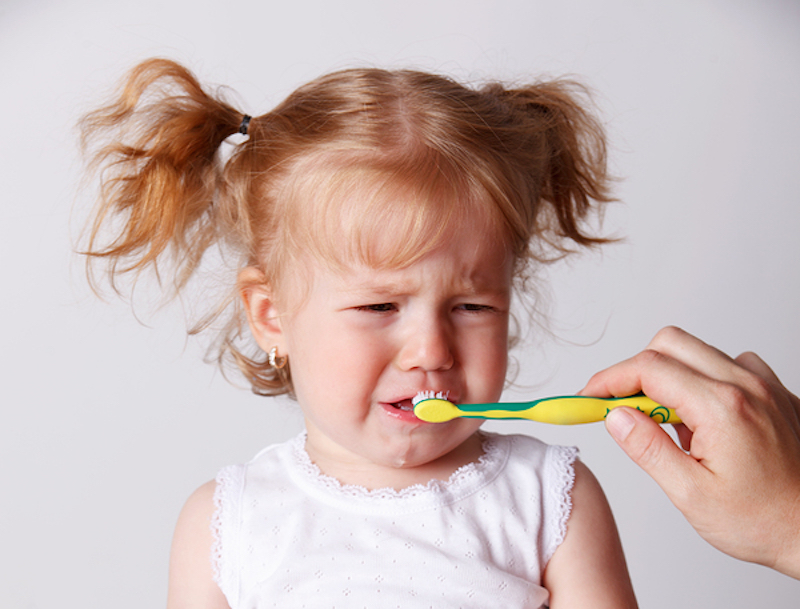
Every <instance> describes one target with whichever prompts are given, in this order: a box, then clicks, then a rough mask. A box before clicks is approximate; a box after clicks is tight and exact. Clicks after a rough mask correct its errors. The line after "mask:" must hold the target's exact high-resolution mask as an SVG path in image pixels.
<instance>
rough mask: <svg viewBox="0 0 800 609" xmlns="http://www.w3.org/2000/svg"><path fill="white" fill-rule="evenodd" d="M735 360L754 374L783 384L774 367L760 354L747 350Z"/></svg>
mask: <svg viewBox="0 0 800 609" xmlns="http://www.w3.org/2000/svg"><path fill="white" fill-rule="evenodd" d="M734 361H735V362H736V363H737V364H738V365H739V366H741V367H742V368H744V369H745V370H749V371H750V372H752V373H753V374H757V375H758V376H760V377H761V378H762V379H765V380H767V381H772V382H774V383H778V384H779V385H780V384H781V381H780V379H778V376H777V375H776V374H775V373H774V372H773V371H772V368H770V367H769V365H767V362H765V361H764V360H763V359H761V358H760V357H758V355H756V354H755V353H753V352H752V351H746V352H745V353H742V354H741V355H740V356H739V357H737V358H736V359H735V360H734Z"/></svg>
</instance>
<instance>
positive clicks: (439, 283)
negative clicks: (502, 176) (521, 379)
mask: <svg viewBox="0 0 800 609" xmlns="http://www.w3.org/2000/svg"><path fill="white" fill-rule="evenodd" d="M485 233H486V228H485V225H480V224H479V223H478V222H476V223H475V225H473V226H465V227H464V228H462V229H461V230H458V231H456V233H455V234H451V235H449V238H447V239H446V240H445V241H444V242H443V243H442V245H441V246H440V247H438V248H437V249H435V250H433V251H432V252H431V253H430V254H428V255H427V256H425V257H424V258H422V259H421V260H419V261H417V262H415V263H413V264H411V265H410V266H408V267H406V268H400V269H388V270H382V269H374V268H370V267H367V266H362V265H353V266H350V267H349V268H347V269H346V270H344V271H339V270H331V268H330V267H329V266H326V265H324V264H322V263H319V264H315V263H310V264H309V267H310V268H309V269H308V272H309V280H308V281H309V288H308V291H307V295H306V297H305V298H304V299H303V300H302V303H301V305H300V307H299V308H298V309H296V310H294V311H292V312H290V313H289V314H287V315H286V316H284V317H282V318H281V319H280V332H281V336H280V341H279V347H280V352H281V354H287V355H288V356H289V361H290V362H291V367H292V379H293V384H294V390H295V394H296V396H297V400H298V402H299V404H300V407H301V408H302V411H303V414H304V415H305V422H306V428H307V431H308V439H307V445H306V448H307V451H308V453H309V455H310V456H311V458H312V460H314V462H315V463H316V464H317V465H318V466H319V467H320V469H321V470H322V471H323V472H324V473H327V474H329V475H332V476H335V477H337V478H339V479H340V480H342V481H344V482H348V481H349V482H353V483H358V484H361V485H363V486H367V487H368V488H370V487H372V488H374V487H380V486H393V485H394V486H405V485H407V484H409V483H410V484H413V483H416V482H427V480H428V479H430V477H429V476H430V474H431V472H436V471H439V470H437V466H441V465H442V463H445V462H452V459H453V457H452V455H450V457H445V456H446V455H448V454H449V453H451V451H454V449H456V448H457V447H460V446H461V445H462V444H464V443H465V441H466V440H468V439H470V438H472V444H475V443H476V442H477V439H476V438H474V437H473V436H474V433H475V431H476V430H477V429H478V427H479V426H480V424H481V421H480V420H476V419H455V420H453V421H450V422H447V423H437V424H431V423H425V422H423V421H420V420H419V419H417V418H416V417H415V416H414V414H413V412H412V410H411V399H412V398H413V397H414V396H415V395H416V394H417V393H418V392H420V391H434V392H439V391H441V392H445V393H447V394H449V399H450V400H451V401H453V402H455V403H459V402H460V403H472V402H492V401H497V400H498V399H499V397H500V394H501V392H502V389H503V385H504V382H505V376H506V365H507V355H508V319H509V304H510V299H511V278H512V267H513V258H512V255H511V254H510V252H509V250H508V248H507V246H506V245H505V244H503V243H502V242H500V240H497V239H486V237H485ZM467 452H469V451H467ZM458 453H459V451H456V452H455V453H453V454H458ZM461 453H463V454H464V455H466V453H465V452H464V450H462V451H461ZM473 453H474V451H473ZM443 457H445V458H444V459H443ZM474 457H475V455H474V454H472V455H471V456H465V459H466V460H470V459H472V458H474ZM462 464H463V463H453V465H454V467H458V466H459V465H462ZM454 467H450V469H454ZM401 470H402V471H401ZM445 473H446V474H447V473H449V472H445ZM415 474H418V478H419V479H418V480H417V479H416V476H415ZM386 480H395V481H396V482H394V483H392V482H390V483H389V484H386V483H385V482H384V481H386Z"/></svg>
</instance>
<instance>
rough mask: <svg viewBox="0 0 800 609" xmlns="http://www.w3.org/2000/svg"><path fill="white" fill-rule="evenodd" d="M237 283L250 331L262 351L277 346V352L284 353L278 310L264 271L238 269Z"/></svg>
mask: <svg viewBox="0 0 800 609" xmlns="http://www.w3.org/2000/svg"><path fill="white" fill-rule="evenodd" d="M237 283H238V287H239V295H240V296H241V298H242V303H243V304H244V309H245V312H246V313H247V321H248V323H249V324H250V331H251V332H252V333H253V337H254V338H255V339H256V342H257V343H258V346H259V347H261V349H263V350H264V352H269V350H270V349H272V348H273V347H276V346H277V347H278V353H279V354H280V355H286V342H285V339H284V335H283V331H282V328H281V317H280V312H279V311H278V309H277V308H276V307H275V303H274V301H273V299H272V294H271V292H270V289H269V286H267V282H266V278H265V277H264V273H262V272H261V271H260V270H259V269H257V268H255V267H252V266H249V267H246V268H244V269H242V270H241V271H239V277H238V282H237Z"/></svg>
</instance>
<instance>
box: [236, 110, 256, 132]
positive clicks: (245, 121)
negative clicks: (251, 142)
mask: <svg viewBox="0 0 800 609" xmlns="http://www.w3.org/2000/svg"><path fill="white" fill-rule="evenodd" d="M251 118H253V117H252V116H249V115H247V114H245V115H244V116H243V117H242V123H241V124H240V125H239V133H241V134H242V135H247V127H248V126H249V125H250V119H251Z"/></svg>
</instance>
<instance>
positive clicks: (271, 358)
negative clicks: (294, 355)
mask: <svg viewBox="0 0 800 609" xmlns="http://www.w3.org/2000/svg"><path fill="white" fill-rule="evenodd" d="M287 360H288V358H287V357H286V356H285V355H284V356H282V357H279V356H278V347H277V345H276V346H274V347H272V349H270V350H269V354H267V361H268V362H269V365H270V366H272V367H273V368H275V370H280V369H281V368H283V367H284V366H285V365H286V362H287Z"/></svg>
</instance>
